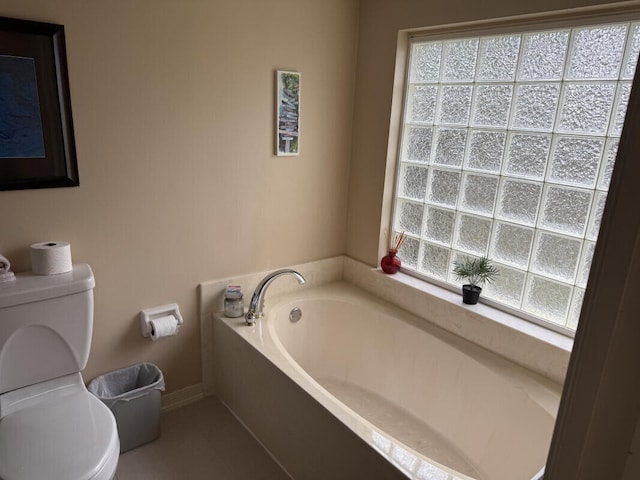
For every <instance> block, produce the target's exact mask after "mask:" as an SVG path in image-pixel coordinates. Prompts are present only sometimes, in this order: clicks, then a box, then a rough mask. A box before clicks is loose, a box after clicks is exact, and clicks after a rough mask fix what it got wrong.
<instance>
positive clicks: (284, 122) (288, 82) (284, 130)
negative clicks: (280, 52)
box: [276, 70, 300, 156]
mask: <svg viewBox="0 0 640 480" xmlns="http://www.w3.org/2000/svg"><path fill="white" fill-rule="evenodd" d="M276 84H277V92H276V115H277V118H276V155H278V156H282V155H298V154H299V152H300V74H299V73H297V72H286V71H283V70H278V71H277V81H276Z"/></svg>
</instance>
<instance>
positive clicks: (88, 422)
mask: <svg viewBox="0 0 640 480" xmlns="http://www.w3.org/2000/svg"><path fill="white" fill-rule="evenodd" d="M49 400H50V401H47V402H40V403H37V404H36V405H33V406H29V407H26V408H23V409H22V410H19V411H17V412H15V413H12V414H10V415H8V416H6V417H4V418H2V420H0V478H2V479H6V480H13V479H29V480H30V479H40V478H46V479H51V480H54V479H56V480H58V479H59V480H71V479H82V480H85V479H94V478H100V477H101V475H99V474H100V473H107V472H101V470H102V468H103V467H104V466H105V464H106V463H108V462H110V461H111V460H112V457H113V455H116V456H117V455H118V454H119V447H118V445H119V443H118V433H117V429H116V423H115V419H114V418H113V415H112V414H111V412H110V411H109V409H108V408H107V407H106V406H105V405H104V404H103V403H102V402H101V401H100V400H98V399H97V398H96V397H94V396H93V395H91V394H90V393H89V392H87V391H86V390H85V391H81V392H76V393H73V394H71V395H61V396H59V397H56V398H53V399H52V398H49ZM113 473H115V472H111V473H110V474H109V476H106V477H105V478H111V475H113Z"/></svg>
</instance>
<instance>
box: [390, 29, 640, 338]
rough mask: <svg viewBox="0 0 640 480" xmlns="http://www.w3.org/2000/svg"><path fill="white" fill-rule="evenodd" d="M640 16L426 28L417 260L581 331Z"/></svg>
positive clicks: (402, 180)
mask: <svg viewBox="0 0 640 480" xmlns="http://www.w3.org/2000/svg"><path fill="white" fill-rule="evenodd" d="M639 52H640V22H628V23H614V24H603V25H602V24H601V25H589V26H580V27H567V28H557V29H554V30H545V29H540V30H539V31H529V32H518V33H504V34H494V35H486V36H473V37H467V38H454V39H452V38H446V39H435V38H434V39H429V38H425V37H421V38H418V39H414V40H413V41H412V44H411V53H410V60H409V68H408V82H407V88H406V98H405V109H404V112H405V113H404V118H403V128H402V133H401V148H400V151H399V152H400V153H399V155H400V157H399V162H398V165H399V167H398V173H397V177H396V181H397V187H396V196H395V207H394V216H393V230H394V231H395V232H406V233H407V235H408V238H407V240H406V241H405V243H404V244H403V247H402V249H401V251H400V252H399V256H400V258H401V259H402V261H403V267H404V268H405V270H408V271H410V272H413V273H415V274H418V275H420V276H425V277H427V278H433V279H436V280H438V281H440V282H446V283H447V284H451V285H456V280H455V276H454V275H453V274H452V268H453V262H454V261H455V260H456V259H459V258H463V257H466V256H482V255H488V256H489V257H490V258H491V259H492V260H493V261H494V263H495V264H496V266H497V267H498V268H499V269H500V276H499V278H498V280H497V281H496V283H495V284H493V285H486V286H485V289H484V292H483V296H484V297H485V298H488V299H490V300H492V301H493V302H496V303H498V304H501V305H504V306H506V307H509V308H510V309H517V310H520V311H522V312H525V313H526V314H527V315H525V316H529V317H531V316H533V317H535V318H537V319H541V320H543V321H545V322H551V323H553V324H555V325H557V326H561V327H564V328H567V329H569V330H574V329H575V328H576V326H577V321H578V316H579V313H580V307H581V305H582V299H583V296H584V291H585V287H586V283H587V279H588V275H589V268H590V265H591V259H592V257H593V251H594V248H595V242H596V240H597V237H598V229H599V227H600V220H601V217H602V211H603V208H604V203H605V200H606V196H607V189H608V188H609V182H610V179H611V172H612V170H613V165H614V161H615V156H616V151H617V148H618V140H619V137H620V134H621V132H622V125H623V122H624V116H625V112H626V107H627V102H628V99H629V94H630V91H631V82H632V79H633V75H634V73H635V67H636V63H637V58H638V53H639Z"/></svg>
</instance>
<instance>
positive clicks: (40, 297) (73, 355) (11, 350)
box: [0, 264, 95, 394]
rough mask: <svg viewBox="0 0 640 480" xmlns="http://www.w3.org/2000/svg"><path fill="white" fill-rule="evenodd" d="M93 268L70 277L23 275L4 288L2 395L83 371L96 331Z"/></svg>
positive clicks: (0, 296) (77, 268)
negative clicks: (94, 327)
mask: <svg viewBox="0 0 640 480" xmlns="http://www.w3.org/2000/svg"><path fill="white" fill-rule="evenodd" d="M94 286H95V279H94V277H93V272H92V271H91V267H89V265H86V264H79V265H74V266H73V269H72V271H71V272H69V273H61V274H58V275H36V274H34V273H31V272H28V273H18V274H16V281H15V282H11V283H8V284H7V283H5V284H0V394H2V393H5V392H8V391H10V390H15V389H17V388H21V387H24V386H27V385H32V384H34V383H39V382H42V381H45V380H49V379H52V378H56V377H60V376H62V375H67V374H70V373H74V372H79V371H80V370H82V369H83V368H84V367H85V365H86V364H87V359H88V358H89V350H90V347H91V331H92V328H93V288H94Z"/></svg>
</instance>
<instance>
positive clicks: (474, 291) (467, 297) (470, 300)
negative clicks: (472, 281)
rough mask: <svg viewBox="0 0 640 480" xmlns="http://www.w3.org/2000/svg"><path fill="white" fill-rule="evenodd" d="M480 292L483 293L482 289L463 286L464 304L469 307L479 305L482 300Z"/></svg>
mask: <svg viewBox="0 0 640 480" xmlns="http://www.w3.org/2000/svg"><path fill="white" fill-rule="evenodd" d="M480 292H482V288H480V287H478V286H477V285H476V286H473V287H472V286H471V285H463V286H462V302H463V303H466V304H468V305H475V304H476V303H478V299H479V298H480Z"/></svg>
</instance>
